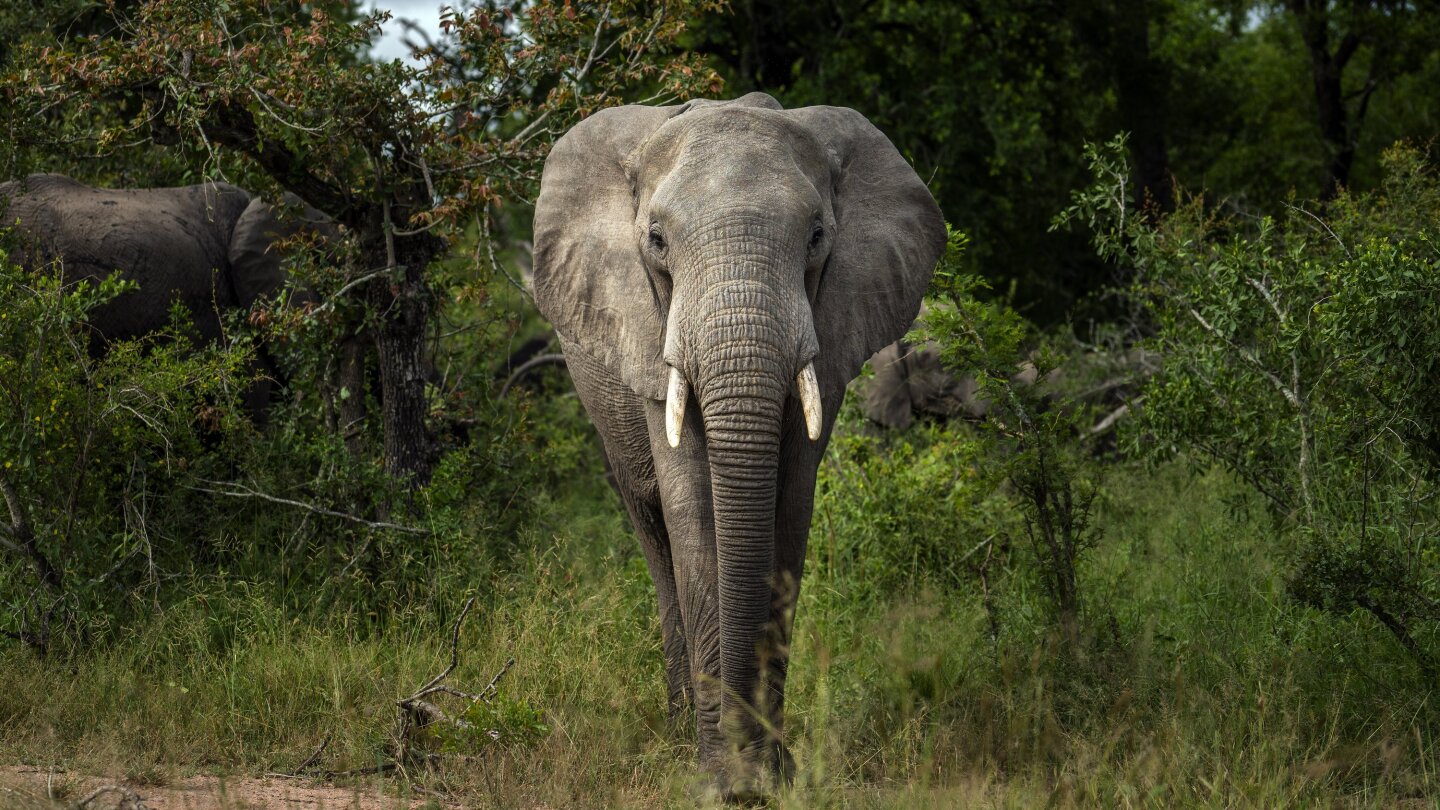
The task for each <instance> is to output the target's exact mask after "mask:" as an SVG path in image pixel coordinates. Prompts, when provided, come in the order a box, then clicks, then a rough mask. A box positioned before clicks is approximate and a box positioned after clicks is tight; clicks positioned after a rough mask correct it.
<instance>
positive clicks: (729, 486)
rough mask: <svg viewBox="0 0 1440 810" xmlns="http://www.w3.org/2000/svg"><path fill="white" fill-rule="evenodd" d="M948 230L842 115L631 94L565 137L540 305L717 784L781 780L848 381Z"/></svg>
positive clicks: (548, 192) (923, 194) (769, 103)
mask: <svg viewBox="0 0 1440 810" xmlns="http://www.w3.org/2000/svg"><path fill="white" fill-rule="evenodd" d="M944 243H945V226H944V220H943V218H942V217H941V214H940V211H939V208H938V207H937V206H936V204H935V201H934V199H933V198H932V197H931V196H930V193H929V191H928V190H927V189H926V187H925V184H924V183H923V182H921V180H920V179H919V178H918V177H917V176H916V174H915V172H914V170H913V169H912V168H911V167H910V165H909V164H908V163H906V162H905V160H904V159H903V158H902V157H901V156H900V155H899V153H898V152H897V151H896V150H895V147H894V146H892V145H891V144H890V142H889V141H888V140H887V139H886V137H885V136H884V135H883V134H882V133H880V132H879V131H878V130H877V129H875V127H873V126H872V125H871V124H870V123H869V122H868V121H866V120H865V119H864V117H863V116H861V115H860V114H859V113H856V112H855V111H853V110H849V109H843V108H836V107H808V108H801V109H794V110H783V109H781V108H780V105H779V104H778V103H776V102H775V101H774V100H773V99H771V98H770V97H769V96H765V95H762V94H758V93H757V94H751V95H748V96H745V97H744V98H741V99H738V100H735V101H732V102H703V101H702V102H691V103H689V104H686V105H682V106H678V107H643V106H627V107H620V108H616V109H610V110H605V111H602V112H600V113H597V114H595V115H594V116H592V117H591V118H589V119H587V120H585V121H584V122H582V123H581V124H579V125H578V126H576V127H575V128H574V129H572V130H571V131H570V132H569V133H568V134H566V135H565V137H564V138H562V139H561V140H560V141H559V142H558V143H557V144H556V146H555V148H554V150H553V151H552V153H551V155H550V157H549V159H548V161H547V162H546V166H545V173H544V178H543V180H542V184H541V192H540V197H539V200H538V202H537V205H536V212H535V299H536V302H537V303H538V304H539V306H540V309H541V311H542V312H543V313H544V314H545V315H546V317H547V318H549V319H550V321H551V323H552V324H554V326H555V328H556V331H557V333H558V335H559V338H560V341H561V346H562V349H563V351H564V353H565V356H566V359H567V362H568V365H569V369H570V373H571V376H572V378H573V379H574V382H575V387H576V390H577V391H578V392H579V394H580V397H581V400H582V402H583V403H584V405H585V408H586V410H587V412H588V413H589V415H590V417H591V420H592V421H593V422H594V423H595V425H596V428H597V429H598V431H599V433H600V436H601V439H602V441H603V443H604V447H605V453H606V456H607V458H608V460H609V462H610V464H611V466H612V467H613V469H614V473H615V479H616V485H617V489H618V490H619V492H620V495H621V497H622V500H623V501H624V503H625V506H626V508H627V510H628V512H629V515H630V518H631V522H632V524H633V525H634V527H635V530H636V533H637V534H638V535H639V537H640V540H641V544H642V548H643V549H644V552H645V556H646V560H647V562H648V564H649V567H650V572H651V575H652V577H653V579H654V581H655V586H656V590H657V595H658V598H659V609H660V617H661V627H662V631H663V634H664V653H665V663H666V671H667V678H668V683H669V696H670V703H671V708H672V711H679V710H683V708H684V707H685V706H687V705H693V707H694V709H695V715H696V723H697V733H698V736H699V752H700V760H701V764H702V766H703V767H704V768H705V769H706V770H707V771H709V772H710V773H711V774H712V775H713V777H714V779H715V783H716V786H717V787H718V788H719V789H720V790H721V791H722V792H723V793H724V794H725V795H727V796H731V797H735V796H742V795H745V794H747V793H751V792H757V791H760V792H763V790H764V789H765V788H764V785H765V784H767V783H768V781H769V780H770V779H772V778H774V777H776V776H779V777H780V778H782V779H783V778H785V777H786V776H787V775H788V772H789V766H790V760H789V756H788V754H787V753H786V751H785V748H784V745H783V741H782V727H783V704H784V686H785V672H786V667H787V663H788V655H789V640H790V636H791V627H792V620H793V610H794V605H795V600H796V596H797V594H798V589H799V583H800V579H801V572H802V567H803V563H804V559H805V548H806V540H807V537H808V534H809V529H810V517H811V510H812V506H813V500H814V489H815V477H816V470H817V467H818V465H819V463H820V459H821V456H822V455H823V454H824V452H825V447H826V443H827V441H828V439H829V435H830V430H831V427H832V425H833V423H834V419H835V415H836V413H837V412H838V411H839V408H840V404H841V400H842V398H843V396H844V392H845V386H846V383H848V382H849V381H850V380H851V379H853V378H854V377H855V375H856V374H857V373H858V372H859V369H860V367H861V365H862V364H863V363H864V362H865V360H866V359H867V358H868V357H870V356H871V355H872V354H873V353H874V352H875V351H876V350H878V349H880V348H881V347H882V346H884V345H886V344H888V343H890V342H892V341H894V340H895V339H897V338H898V337H899V336H900V335H901V334H903V333H904V331H905V330H906V328H908V327H909V325H910V323H911V321H912V320H913V318H914V317H915V313H916V309H917V308H918V306H919V303H920V299H921V297H922V295H923V294H924V291H925V289H926V286H927V284H928V281H929V278H930V275H931V273H932V271H933V268H934V265H935V262H936V260H937V259H938V258H939V255H940V253H941V251H942V249H943V247H944Z"/></svg>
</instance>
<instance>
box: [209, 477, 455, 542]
mask: <svg viewBox="0 0 1440 810" xmlns="http://www.w3.org/2000/svg"><path fill="white" fill-rule="evenodd" d="M196 480H198V481H201V482H202V483H206V484H211V485H213V486H218V487H230V489H210V488H209V487H195V486H192V487H189V488H190V489H193V490H195V491H196V492H209V493H210V494H212V495H224V496H226V497H229V498H256V499H259V500H262V501H269V502H270V503H278V504H282V505H284V506H293V507H295V508H296V509H304V510H306V511H307V512H314V513H315V514H317V515H325V516H327V517H333V518H340V519H341V520H348V521H350V522H351V523H358V524H360V525H361V526H368V527H369V528H372V529H389V530H390V531H396V532H404V533H406V534H418V535H428V534H430V530H429V529H421V528H418V527H415V526H402V525H400V524H399V523H387V522H385V521H381V520H366V519H365V518H362V517H357V516H355V515H350V514H346V513H345V512H337V511H335V510H334V509H326V508H324V507H322V506H315V505H314V504H309V503H305V502H304V501H292V500H290V499H289V498H279V497H276V496H274V495H267V494H266V493H264V492H259V491H257V490H253V489H251V488H249V487H247V486H245V485H244V484H236V483H233V482H226V481H211V480H209V479H206V478H200V479H196Z"/></svg>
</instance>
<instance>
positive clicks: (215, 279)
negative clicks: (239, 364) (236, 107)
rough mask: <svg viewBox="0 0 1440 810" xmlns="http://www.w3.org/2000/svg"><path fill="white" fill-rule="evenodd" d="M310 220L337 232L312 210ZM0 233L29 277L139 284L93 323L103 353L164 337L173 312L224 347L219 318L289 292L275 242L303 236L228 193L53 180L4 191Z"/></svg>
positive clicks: (253, 202)
mask: <svg viewBox="0 0 1440 810" xmlns="http://www.w3.org/2000/svg"><path fill="white" fill-rule="evenodd" d="M304 218H305V220H306V221H307V222H309V223H310V226H311V227H317V228H320V229H322V231H325V232H329V231H331V229H332V226H330V225H329V224H328V220H325V219H324V217H323V215H321V214H320V213H319V212H317V211H314V210H313V209H307V210H306V212H305V215H304ZM0 224H3V225H4V226H6V227H11V226H13V227H14V228H15V229H16V230H17V231H18V232H19V239H18V247H19V250H20V252H19V256H18V257H17V258H18V259H19V261H20V263H21V264H23V265H25V266H27V267H39V266H43V265H45V264H48V263H50V262H52V261H57V260H58V261H59V263H60V266H61V268H62V272H63V274H64V279H65V281H66V282H67V283H73V282H77V281H81V280H90V281H98V280H100V279H103V278H105V277H106V276H108V275H110V274H112V273H119V275H120V276H122V277H123V278H126V279H128V280H131V281H134V282H136V284H137V285H138V289H136V290H134V291H132V292H129V293H126V294H125V295H122V296H120V297H118V298H116V299H114V300H113V301H110V302H108V303H106V304H105V305H103V306H101V307H99V308H97V309H96V310H95V311H94V312H92V313H91V315H90V318H89V323H90V325H91V326H92V327H93V328H94V329H95V330H96V332H97V333H98V335H99V337H100V338H101V339H102V341H101V342H100V343H99V344H97V346H98V345H103V342H108V341H111V340H124V339H130V338H136V337H141V336H143V335H147V334H150V333H153V332H156V331H158V330H160V329H162V328H164V327H165V326H167V325H168V324H169V322H170V310H171V307H172V305H174V304H175V303H177V302H178V303H180V304H182V305H184V307H185V308H186V310H188V312H189V313H190V319H191V320H190V323H191V325H192V326H193V327H194V329H195V332H196V336H197V337H198V339H199V340H200V341H202V342H213V341H216V340H219V339H220V337H221V329H222V321H221V314H222V313H223V312H225V311H227V310H233V309H237V308H239V309H245V308H249V307H250V306H251V305H252V304H254V303H255V302H256V301H258V300H260V299H261V298H263V297H267V296H273V295H275V294H276V293H278V292H279V291H280V290H281V288H282V287H283V286H284V284H285V280H286V274H285V271H284V269H283V267H282V266H281V254H280V251H279V250H278V249H276V247H275V245H274V242H275V240H276V239H278V238H280V237H283V236H287V235H289V234H293V233H294V232H295V231H296V229H297V228H298V227H300V226H299V225H298V224H296V223H289V222H281V221H280V219H279V218H278V217H277V215H276V212H275V210H274V208H273V207H272V206H270V205H269V204H267V203H265V202H264V201H263V200H260V199H259V198H255V197H252V196H251V195H250V194H249V193H247V192H245V191H244V190H242V189H239V188H237V187H235V186H232V185H229V184H225V183H206V184H203V185H196V186H183V187H178V188H153V189H98V188H92V187H90V186H87V185H85V184H83V183H80V182H77V181H75V180H72V179H70V178H69V177H65V176H62V175H56V174H37V175H31V176H30V177H29V178H27V179H26V180H25V181H23V182H21V181H11V182H7V183H3V184H0ZM262 365H268V361H266V360H265V359H264V358H262ZM267 371H271V372H273V368H267ZM253 399H254V397H253V396H252V400H253ZM251 404H252V408H254V407H258V406H257V405H256V403H255V402H253V401H252V403H251Z"/></svg>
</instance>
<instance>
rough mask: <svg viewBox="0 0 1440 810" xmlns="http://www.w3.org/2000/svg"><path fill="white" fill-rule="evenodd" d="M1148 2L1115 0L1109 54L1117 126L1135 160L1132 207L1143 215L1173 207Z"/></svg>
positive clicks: (1162, 78)
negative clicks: (1119, 126) (1126, 140)
mask: <svg viewBox="0 0 1440 810" xmlns="http://www.w3.org/2000/svg"><path fill="white" fill-rule="evenodd" d="M1151 5H1152V4H1151V3H1150V2H1149V0H1118V2H1116V4H1115V17H1114V28H1113V32H1114V34H1113V36H1114V39H1113V41H1112V43H1111V44H1112V47H1111V48H1110V51H1111V60H1112V64H1113V65H1114V66H1115V96H1116V101H1117V104H1118V106H1119V112H1120V122H1121V126H1122V127H1124V128H1125V130H1126V131H1128V132H1129V133H1130V148H1131V150H1132V152H1133V154H1134V157H1135V174H1136V178H1135V179H1136V181H1137V186H1136V189H1135V194H1136V200H1135V205H1136V207H1137V208H1138V209H1139V210H1140V211H1142V212H1145V213H1147V214H1148V213H1159V214H1164V213H1169V212H1170V211H1172V210H1174V208H1175V199H1174V194H1173V188H1172V183H1171V179H1170V152H1169V149H1168V147H1167V144H1166V141H1165V130H1166V126H1167V119H1168V115H1167V113H1166V91H1167V89H1168V87H1167V85H1168V81H1167V76H1166V74H1165V69H1164V67H1163V66H1162V65H1161V64H1160V63H1159V62H1157V61H1156V60H1154V59H1153V58H1151V53H1150V11H1151Z"/></svg>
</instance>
